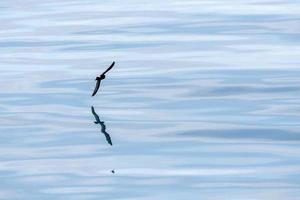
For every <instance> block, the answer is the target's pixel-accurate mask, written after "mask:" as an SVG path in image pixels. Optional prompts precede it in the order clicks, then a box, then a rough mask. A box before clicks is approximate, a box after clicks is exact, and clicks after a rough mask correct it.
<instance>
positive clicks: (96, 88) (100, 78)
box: [92, 61, 115, 97]
mask: <svg viewBox="0 0 300 200" xmlns="http://www.w3.org/2000/svg"><path fill="white" fill-rule="evenodd" d="M114 65H115V61H114V62H113V63H112V64H111V65H110V66H109V68H107V70H105V71H104V72H103V73H102V74H101V75H100V76H98V77H96V79H95V81H97V83H96V87H95V89H94V92H93V94H92V97H93V96H95V94H97V92H98V90H99V88H100V83H101V81H102V80H103V79H105V74H106V73H107V72H108V71H109V70H111V69H112V68H113V66H114Z"/></svg>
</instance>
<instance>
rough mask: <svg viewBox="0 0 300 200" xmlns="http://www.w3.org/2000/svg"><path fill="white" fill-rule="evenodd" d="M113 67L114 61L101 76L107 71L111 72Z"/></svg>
mask: <svg viewBox="0 0 300 200" xmlns="http://www.w3.org/2000/svg"><path fill="white" fill-rule="evenodd" d="M114 65H115V61H114V62H113V63H111V65H110V66H109V68H107V70H105V71H104V72H103V73H102V75H105V74H106V73H107V72H108V71H109V70H111V68H113V66H114Z"/></svg>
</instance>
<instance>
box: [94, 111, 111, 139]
mask: <svg viewBox="0 0 300 200" xmlns="http://www.w3.org/2000/svg"><path fill="white" fill-rule="evenodd" d="M91 109H92V113H93V115H94V117H95V120H96V121H95V122H94V123H95V124H100V126H101V132H102V133H103V134H104V136H105V138H106V141H107V143H108V144H110V145H112V141H111V138H110V135H109V134H108V133H107V132H106V126H105V124H104V122H102V121H100V118H99V116H98V115H97V113H96V111H95V109H94V107H93V106H92V107H91Z"/></svg>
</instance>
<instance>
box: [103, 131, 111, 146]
mask: <svg viewBox="0 0 300 200" xmlns="http://www.w3.org/2000/svg"><path fill="white" fill-rule="evenodd" d="M103 134H104V135H105V138H106V141H107V142H108V144H110V145H112V141H111V138H110V135H109V134H108V133H103Z"/></svg>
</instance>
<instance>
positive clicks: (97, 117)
mask: <svg viewBox="0 0 300 200" xmlns="http://www.w3.org/2000/svg"><path fill="white" fill-rule="evenodd" d="M91 110H92V113H93V115H94V117H95V120H96V122H98V123H100V118H99V116H98V115H97V113H96V111H95V109H94V107H93V106H92V107H91Z"/></svg>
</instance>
